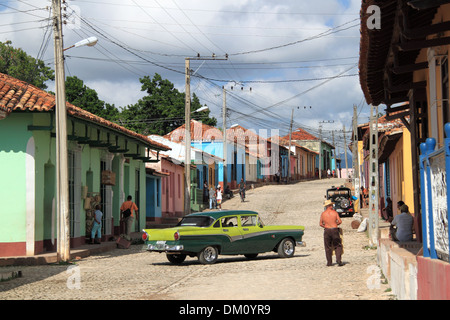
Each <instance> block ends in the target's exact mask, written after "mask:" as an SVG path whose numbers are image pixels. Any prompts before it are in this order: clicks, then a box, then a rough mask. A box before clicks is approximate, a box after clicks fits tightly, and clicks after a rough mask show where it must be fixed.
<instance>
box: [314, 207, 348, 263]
mask: <svg viewBox="0 0 450 320" xmlns="http://www.w3.org/2000/svg"><path fill="white" fill-rule="evenodd" d="M323 206H324V207H325V211H324V212H322V214H321V215H320V223H319V224H320V226H321V227H322V228H324V232H323V241H324V245H325V256H326V258H327V266H328V267H329V266H331V265H332V255H333V249H334V251H335V253H336V262H337V264H338V266H343V265H344V264H343V263H342V258H341V257H342V251H343V246H342V240H341V235H340V228H339V227H338V226H339V225H340V224H341V223H342V220H341V218H339V214H338V213H337V212H336V211H335V210H333V202H332V201H331V200H326V201H325V203H324V205H323Z"/></svg>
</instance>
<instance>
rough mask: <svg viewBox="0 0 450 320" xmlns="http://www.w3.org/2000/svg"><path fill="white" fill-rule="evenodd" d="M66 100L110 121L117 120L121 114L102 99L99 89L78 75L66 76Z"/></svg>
mask: <svg viewBox="0 0 450 320" xmlns="http://www.w3.org/2000/svg"><path fill="white" fill-rule="evenodd" d="M66 100H67V101H68V102H70V103H71V104H73V105H75V106H77V107H80V108H82V109H84V110H86V111H89V112H90V113H93V114H95V115H97V116H99V117H102V118H103V119H106V120H109V121H116V120H117V118H118V116H119V114H120V112H119V110H118V109H116V107H115V106H114V105H111V104H109V103H105V102H104V101H103V100H100V99H99V98H98V94H97V91H95V90H94V89H91V88H89V87H88V86H86V85H85V84H84V82H83V80H81V79H79V78H77V77H76V76H73V77H67V78H66Z"/></svg>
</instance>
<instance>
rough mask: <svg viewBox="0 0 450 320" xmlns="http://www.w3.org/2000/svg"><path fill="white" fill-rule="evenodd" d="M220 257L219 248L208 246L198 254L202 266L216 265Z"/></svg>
mask: <svg viewBox="0 0 450 320" xmlns="http://www.w3.org/2000/svg"><path fill="white" fill-rule="evenodd" d="M218 257H219V252H218V251H217V248H216V247H213V246H208V247H206V248H204V249H203V250H202V251H200V253H199V254H198V261H200V263H201V264H213V263H216V261H217V258H218Z"/></svg>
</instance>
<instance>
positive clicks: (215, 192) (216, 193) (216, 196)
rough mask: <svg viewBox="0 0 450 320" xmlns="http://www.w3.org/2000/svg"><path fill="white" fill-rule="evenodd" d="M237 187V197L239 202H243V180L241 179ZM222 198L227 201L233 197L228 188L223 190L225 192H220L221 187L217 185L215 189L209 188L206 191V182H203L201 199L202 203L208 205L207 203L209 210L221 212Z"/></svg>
mask: <svg viewBox="0 0 450 320" xmlns="http://www.w3.org/2000/svg"><path fill="white" fill-rule="evenodd" d="M238 187H239V195H240V197H241V202H244V201H245V188H246V186H245V181H244V179H241V182H240V183H239V185H238ZM223 197H227V198H228V199H231V198H233V197H234V195H233V191H231V189H230V186H229V185H227V187H226V188H225V191H222V187H221V186H220V184H219V185H217V187H216V188H214V187H210V188H209V189H208V182H207V181H205V182H204V183H203V199H204V203H205V204H208V202H209V209H219V210H222V200H223Z"/></svg>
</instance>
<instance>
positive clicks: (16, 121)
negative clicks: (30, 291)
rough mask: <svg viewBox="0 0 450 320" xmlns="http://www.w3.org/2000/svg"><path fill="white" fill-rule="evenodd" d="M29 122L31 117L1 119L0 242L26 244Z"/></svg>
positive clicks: (14, 116)
mask: <svg viewBox="0 0 450 320" xmlns="http://www.w3.org/2000/svg"><path fill="white" fill-rule="evenodd" d="M31 123H32V116H31V114H20V115H17V114H10V115H9V116H8V117H7V118H6V119H3V120H0V137H1V138H0V164H1V165H0V203H1V204H2V206H1V209H0V242H23V241H25V236H26V190H25V158H26V148H27V143H28V141H29V139H30V138H31V136H32V135H31V132H30V131H28V130H27V126H28V125H29V124H31Z"/></svg>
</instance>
